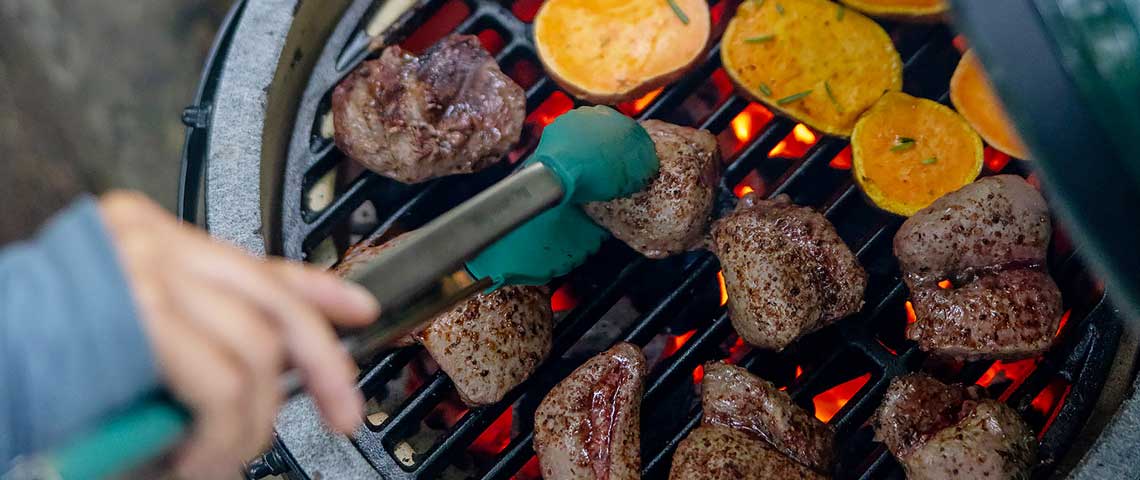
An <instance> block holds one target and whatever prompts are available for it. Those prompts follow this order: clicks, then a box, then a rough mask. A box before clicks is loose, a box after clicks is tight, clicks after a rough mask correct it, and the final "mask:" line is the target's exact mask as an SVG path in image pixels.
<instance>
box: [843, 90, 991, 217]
mask: <svg viewBox="0 0 1140 480" xmlns="http://www.w3.org/2000/svg"><path fill="white" fill-rule="evenodd" d="M851 152H852V155H853V160H854V163H853V168H852V174H853V175H854V176H855V181H856V183H858V184H859V186H860V187H861V188H862V189H863V193H865V194H866V195H867V197H869V198H870V199H871V201H872V202H874V203H875V205H878V206H879V208H882V209H883V210H886V211H888V212H892V213H897V214H899V215H905V216H910V215H913V214H914V213H915V212H917V211H919V210H921V209H922V208H924V207H926V206H927V205H930V203H931V202H933V201H934V200H936V199H938V197H941V196H942V195H945V194H947V193H950V192H953V191H955V190H957V189H959V188H961V187H962V186H964V185H966V184H968V183H970V182H972V181H974V179H975V178H977V176H978V173H980V172H981V170H982V139H981V138H979V137H978V134H977V133H975V132H974V129H972V128H970V124H968V123H966V121H965V120H964V119H963V118H962V116H961V115H958V114H957V113H956V112H954V110H951V109H950V108H949V107H946V106H943V105H941V104H939V103H937V102H932V101H930V100H926V99H922V98H915V97H912V96H910V95H907V94H905V93H888V94H886V95H883V98H881V99H879V101H878V102H877V103H875V106H874V107H871V109H870V110H868V111H867V113H865V114H863V117H862V118H860V119H859V122H858V123H857V124H856V125H855V131H854V133H853V134H852V135H851Z"/></svg>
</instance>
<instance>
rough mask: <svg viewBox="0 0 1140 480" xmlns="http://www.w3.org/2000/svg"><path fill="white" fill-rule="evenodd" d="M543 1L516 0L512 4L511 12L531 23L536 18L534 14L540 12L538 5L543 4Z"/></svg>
mask: <svg viewBox="0 0 1140 480" xmlns="http://www.w3.org/2000/svg"><path fill="white" fill-rule="evenodd" d="M542 2H543V0H515V3H514V4H513V5H511V12H512V13H514V14H515V16H516V17H518V18H519V20H522V21H524V22H527V23H530V22H531V21H533V20H534V15H535V14H536V13H538V7H541V6H542Z"/></svg>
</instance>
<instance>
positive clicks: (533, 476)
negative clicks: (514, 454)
mask: <svg viewBox="0 0 1140 480" xmlns="http://www.w3.org/2000/svg"><path fill="white" fill-rule="evenodd" d="M511 480H542V469H541V468H539V466H538V457H530V460H527V462H526V465H523V467H522V468H520V469H519V471H518V473H516V474H514V476H512V477H511Z"/></svg>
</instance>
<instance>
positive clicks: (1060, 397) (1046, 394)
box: [1029, 378, 1073, 439]
mask: <svg viewBox="0 0 1140 480" xmlns="http://www.w3.org/2000/svg"><path fill="white" fill-rule="evenodd" d="M1072 388H1073V386H1072V385H1070V384H1069V383H1068V382H1066V381H1064V380H1063V379H1060V378H1055V379H1053V381H1051V382H1049V385H1048V386H1046V387H1045V389H1044V390H1042V391H1041V393H1038V394H1037V396H1036V397H1034V398H1033V402H1031V403H1030V404H1029V406H1030V407H1032V408H1033V409H1034V410H1036V411H1037V413H1040V414H1041V415H1042V416H1044V417H1046V418H1048V420H1046V421H1045V425H1043V426H1042V427H1041V432H1040V433H1038V434H1037V438H1038V439H1040V438H1041V437H1044V436H1045V432H1047V431H1049V427H1050V426H1052V425H1053V421H1054V420H1056V419H1057V414H1059V413H1061V405H1062V404H1063V403H1064V401H1065V398H1068V396H1069V391H1070V390H1072Z"/></svg>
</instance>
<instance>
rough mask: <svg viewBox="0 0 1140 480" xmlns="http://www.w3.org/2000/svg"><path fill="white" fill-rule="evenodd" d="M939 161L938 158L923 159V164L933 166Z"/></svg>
mask: <svg viewBox="0 0 1140 480" xmlns="http://www.w3.org/2000/svg"><path fill="white" fill-rule="evenodd" d="M937 161H938V157H928V158H924V159H922V164H923V165H931V164H933V163H935V162H937Z"/></svg>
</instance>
